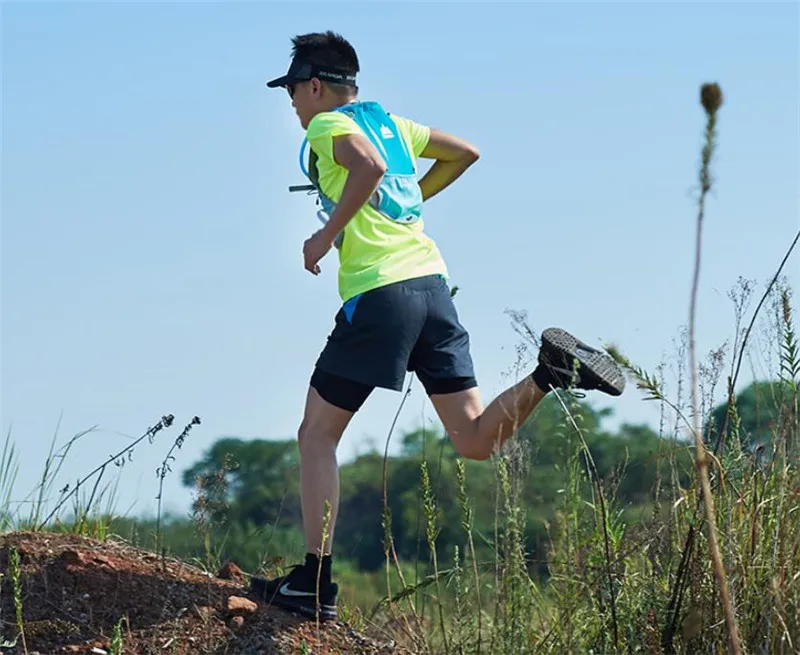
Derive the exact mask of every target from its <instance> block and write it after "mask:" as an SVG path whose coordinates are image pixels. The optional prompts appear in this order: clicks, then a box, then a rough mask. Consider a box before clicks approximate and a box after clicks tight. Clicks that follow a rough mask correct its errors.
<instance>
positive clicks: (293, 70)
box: [267, 59, 356, 89]
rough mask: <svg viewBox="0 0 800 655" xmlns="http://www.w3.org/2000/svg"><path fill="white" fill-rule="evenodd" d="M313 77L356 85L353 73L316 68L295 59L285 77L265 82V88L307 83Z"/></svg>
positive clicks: (337, 69)
mask: <svg viewBox="0 0 800 655" xmlns="http://www.w3.org/2000/svg"><path fill="white" fill-rule="evenodd" d="M315 77H317V78H319V79H320V80H322V81H323V82H332V83H335V84H344V85H346V86H355V85H356V76H355V73H353V72H351V71H346V70H344V69H341V68H334V67H332V66H324V67H323V66H318V65H316V64H312V63H310V62H304V61H298V60H296V59H295V60H293V61H292V63H291V65H290V66H289V71H288V72H287V73H286V75H282V76H281V77H278V78H275V79H274V80H271V81H269V82H267V86H268V87H269V88H270V89H274V88H276V87H281V86H288V85H289V84H297V83H298V82H307V81H308V80H311V79H313V78H315Z"/></svg>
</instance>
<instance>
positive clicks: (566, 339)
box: [534, 328, 625, 396]
mask: <svg viewBox="0 0 800 655" xmlns="http://www.w3.org/2000/svg"><path fill="white" fill-rule="evenodd" d="M575 360H577V361H578V366H577V370H575V371H574V370H573V369H574V368H575V367H574V362H575ZM539 365H540V366H539V368H538V369H537V371H535V372H534V380H535V381H536V382H537V384H539V381H540V380H543V381H544V383H545V385H546V384H548V383H549V384H552V385H553V387H555V388H561V389H566V388H568V387H572V388H575V389H586V390H597V391H601V392H603V393H607V394H609V395H611V396H619V395H621V394H622V392H623V390H624V389H625V375H624V374H623V372H622V369H620V367H619V366H617V363H616V362H615V361H614V360H613V359H611V357H609V356H608V355H607V354H606V353H604V352H602V351H600V350H597V349H596V348H592V347H591V346H589V345H587V344H585V343H583V341H580V340H579V339H576V338H575V337H574V336H572V335H571V334H570V333H569V332H567V331H565V330H562V329H560V328H548V329H546V330H545V331H544V332H542V347H541V348H540V350H539ZM573 378H574V379H573ZM539 386H540V387H541V384H540V385H539ZM542 390H543V391H547V390H548V389H547V388H545V387H543V388H542Z"/></svg>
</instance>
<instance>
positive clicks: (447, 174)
mask: <svg viewBox="0 0 800 655" xmlns="http://www.w3.org/2000/svg"><path fill="white" fill-rule="evenodd" d="M430 133H431V134H430V138H429V139H428V144H427V145H426V146H425V149H424V150H423V151H422V153H421V154H420V157H424V158H425V159H435V160H436V161H435V162H434V164H433V166H431V168H430V169H429V170H428V172H427V173H425V175H424V176H423V177H422V179H420V181H419V186H420V188H421V189H422V198H423V200H428V199H430V198H432V197H433V196H435V195H436V194H437V193H439V192H440V191H442V190H443V189H446V188H447V187H448V186H450V185H451V184H452V183H453V182H455V181H456V180H457V179H458V178H459V177H461V175H462V174H463V173H464V171H466V170H467V169H468V168H469V167H470V166H472V164H474V163H475V162H476V161H478V158H479V157H480V152H479V151H478V148H477V147H476V146H474V145H473V144H471V143H469V142H468V141H465V140H464V139H461V138H459V137H457V136H453V135H452V134H447V133H446V132H442V131H440V130H437V129H434V128H431V130H430Z"/></svg>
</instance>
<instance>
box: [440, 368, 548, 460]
mask: <svg viewBox="0 0 800 655" xmlns="http://www.w3.org/2000/svg"><path fill="white" fill-rule="evenodd" d="M544 397H545V392H544V391H542V390H541V389H539V387H538V386H537V385H536V383H535V382H534V381H533V380H532V379H531V378H530V377H526V378H525V379H524V380H522V381H521V382H519V383H517V384H515V385H514V386H512V387H510V388H508V389H506V390H505V391H504V392H503V393H501V394H500V395H499V396H497V398H495V399H494V400H493V401H492V402H491V403H490V404H489V406H488V407H486V408H485V409H484V406H483V402H482V401H481V396H480V391H479V390H478V388H477V387H473V388H472V389H467V390H466V391H458V392H456V393H449V394H434V395H432V396H431V402H432V403H433V406H434V408H435V409H436V413H437V414H438V415H439V418H440V420H441V421H442V423H443V424H444V428H445V430H446V431H447V433H448V435H449V436H450V440H451V441H452V442H453V446H454V447H455V449H456V452H458V454H459V455H461V456H462V457H465V458H467V459H478V460H483V459H488V458H489V456H491V454H492V452H493V451H494V450H495V449H499V448H500V447H502V445H503V444H504V443H505V442H506V440H507V439H508V438H509V437H510V436H511V435H512V434H514V432H515V431H516V430H517V429H518V428H519V427H520V426H521V425H522V424H523V423H524V422H525V420H526V419H527V418H528V417H529V416H530V415H531V413H532V412H533V410H534V409H535V408H536V406H537V405H538V404H539V403H540V402H541V400H542V399H543V398H544Z"/></svg>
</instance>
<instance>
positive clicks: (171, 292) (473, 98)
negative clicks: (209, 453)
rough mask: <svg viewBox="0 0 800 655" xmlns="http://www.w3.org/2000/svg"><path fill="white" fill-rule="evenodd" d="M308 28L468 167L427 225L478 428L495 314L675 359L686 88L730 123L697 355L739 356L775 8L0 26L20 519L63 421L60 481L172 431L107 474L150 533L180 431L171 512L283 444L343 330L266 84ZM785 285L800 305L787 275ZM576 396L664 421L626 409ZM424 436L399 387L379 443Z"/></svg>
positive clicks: (779, 172) (196, 8)
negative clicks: (229, 446)
mask: <svg viewBox="0 0 800 655" xmlns="http://www.w3.org/2000/svg"><path fill="white" fill-rule="evenodd" d="M324 29H334V30H338V31H341V32H342V33H343V34H344V35H345V36H347V37H348V38H349V39H350V40H351V41H352V42H353V44H354V45H355V47H356V48H357V50H358V53H359V56H360V59H361V63H362V71H363V72H362V73H361V75H360V85H361V88H362V98H365V99H377V100H379V101H381V102H382V103H384V104H385V105H386V107H387V108H388V109H390V111H393V112H395V113H398V114H403V115H406V116H409V117H411V118H414V119H416V120H419V121H422V122H425V123H428V124H430V125H434V126H436V127H439V128H441V129H445V130H449V131H452V132H455V133H456V134H459V135H461V136H463V137H466V138H468V139H470V140H472V141H474V142H475V143H476V144H477V145H478V146H479V147H480V149H481V151H482V159H481V160H480V162H479V163H478V164H477V165H476V166H475V167H474V168H473V169H472V170H470V171H469V172H468V173H467V174H466V176H465V177H464V178H463V181H461V182H459V183H457V184H456V185H454V186H453V187H452V188H451V189H449V190H448V191H447V192H445V193H444V194H442V195H441V196H439V197H437V198H435V199H434V200H433V201H431V203H430V205H429V207H428V209H427V214H426V218H427V220H426V225H427V229H428V232H429V233H430V234H431V235H432V236H433V237H434V238H435V239H436V240H437V242H438V244H439V246H440V248H441V249H442V251H443V253H444V255H445V257H446V259H447V261H448V265H449V267H450V271H451V275H452V279H453V283H454V284H457V285H459V286H460V287H461V292H460V294H459V295H458V297H457V303H458V307H459V310H460V312H461V317H462V321H463V322H464V324H465V325H466V326H467V327H468V328H469V330H470V332H471V335H472V343H473V356H474V359H475V364H476V368H477V373H478V376H479V378H480V381H481V386H482V389H483V394H484V396H485V400H486V401H487V402H488V401H489V400H490V399H491V398H492V397H493V396H494V395H495V394H496V393H498V392H499V391H500V390H502V388H504V386H505V385H506V384H507V383H508V382H510V378H509V373H510V371H511V369H512V367H513V364H514V360H515V346H516V344H517V343H518V342H519V338H518V336H517V335H516V333H515V332H514V331H513V329H512V327H511V324H510V320H509V316H508V315H507V314H506V313H505V312H506V310H507V309H516V310H524V311H527V312H528V315H529V320H530V324H531V326H532V327H533V328H534V330H536V331H537V332H538V331H540V330H542V329H544V328H545V327H547V326H549V325H560V326H563V327H565V328H567V329H569V330H571V331H573V332H575V333H576V334H578V335H579V336H581V337H582V338H583V339H584V340H586V341H588V342H590V343H595V344H597V343H601V342H603V341H613V342H616V343H617V344H618V345H619V346H620V347H621V348H622V349H623V350H624V351H625V352H626V353H627V354H628V355H629V356H631V357H632V358H633V359H634V360H636V361H637V362H639V363H641V364H642V365H643V366H645V367H646V368H649V369H652V368H654V367H655V366H656V365H657V364H658V362H659V361H660V359H661V357H662V356H663V355H664V354H665V353H667V354H669V353H671V352H672V350H673V341H674V339H675V338H676V336H677V334H678V331H679V329H680V327H681V326H682V325H684V324H685V322H686V320H687V317H688V293H689V285H690V275H691V263H692V257H693V231H694V216H695V207H694V192H695V190H696V184H697V182H696V180H697V172H696V171H697V164H698V160H699V149H700V142H701V136H702V129H703V122H704V115H703V112H702V109H701V108H700V105H699V102H698V96H699V87H700V85H701V84H702V83H703V82H706V81H718V82H719V83H720V84H721V86H722V88H723V90H724V93H725V97H726V104H725V106H724V107H723V109H722V112H721V115H720V122H719V129H720V135H719V141H720V145H719V151H718V157H717V160H716V162H715V167H714V169H715V175H716V177H717V179H718V184H719V186H718V187H717V188H716V190H715V192H714V196H713V198H711V199H710V202H709V206H708V211H707V224H706V229H705V247H706V250H705V259H704V264H703V269H702V278H701V289H700V310H699V316H698V319H699V322H700V326H699V333H698V338H699V347H700V350H701V352H707V351H708V350H709V349H711V348H713V347H716V346H717V345H719V344H720V343H721V342H722V341H724V340H725V339H729V338H731V337H732V331H733V321H732V308H731V304H730V301H729V300H728V298H727V297H726V294H727V292H728V290H729V289H730V288H731V287H732V286H733V285H734V284H735V282H736V280H737V278H738V277H739V276H743V277H746V278H753V279H756V280H757V281H758V285H759V287H758V288H759V289H761V288H763V284H764V283H765V282H766V280H767V279H768V278H769V277H770V276H771V275H772V273H773V271H774V269H775V267H776V265H777V263H778V262H779V261H780V258H781V257H782V256H783V253H784V251H785V249H786V247H787V246H788V243H789V242H790V240H791V238H792V237H793V235H794V233H795V232H796V231H797V229H798V223H799V221H800V219H799V218H798V216H799V214H798V179H799V176H798V172H799V171H798V136H799V134H798V78H799V71H798V54H799V51H798V5H797V4H796V3H788V2H787V3H766V2H758V3H738V2H737V3H699V2H695V3H684V2H681V3H678V2H674V3H661V4H659V3H621V2H620V3H611V2H603V3H599V2H598V3H558V4H557V3H511V4H503V3H495V4H491V5H490V4H488V3H485V4H484V3H458V4H456V3H382V2H371V3H362V4H358V3H335V4H334V3H323V4H310V3H300V2H293V3H286V4H277V3H269V4H256V3H238V4H234V3H172V4H168V3H130V4H121V3H120V4H117V3H104V4H101V3H95V4H88V3H86V4H77V3H72V4H67V3H57V4H44V3H4V4H3V5H2V182H3V185H2V412H1V413H0V427H2V430H3V432H4V433H5V432H7V431H8V430H11V433H12V436H13V438H14V439H15V441H16V442H17V445H18V447H19V449H20V456H21V463H22V468H21V474H20V475H21V479H20V484H19V485H18V488H17V489H18V493H17V494H16V496H17V497H20V496H22V495H24V493H26V492H27V491H28V490H29V489H31V488H32V487H33V485H34V484H35V479H36V477H37V476H38V475H40V473H41V466H42V464H43V459H44V453H45V452H46V449H47V448H48V446H49V443H50V439H51V438H52V435H53V432H54V430H55V427H56V423H57V421H58V419H59V416H60V415H61V414H62V412H63V417H62V419H61V428H60V433H59V435H60V439H61V440H63V439H66V438H67V437H68V436H69V435H71V434H73V433H75V432H77V431H79V430H82V429H85V428H88V427H90V426H92V425H98V426H99V427H98V430H97V431H96V432H95V433H92V434H90V435H89V436H87V437H85V438H84V440H83V441H82V442H81V444H80V445H79V446H78V447H77V448H76V449H75V451H74V453H73V458H72V459H71V460H69V461H68V462H67V463H66V464H65V468H64V472H65V477H64V478H62V481H64V482H66V481H70V480H71V481H74V480H75V479H76V478H77V477H78V476H79V475H81V474H83V473H85V472H88V470H90V469H91V468H92V467H93V466H94V465H95V464H96V463H98V462H99V461H101V460H102V458H104V457H106V456H107V455H109V454H111V453H112V452H114V451H115V450H118V449H120V448H122V447H124V445H125V444H126V443H127V442H129V440H130V438H131V437H134V436H138V435H139V434H141V433H142V432H143V431H144V430H145V429H146V428H147V427H148V426H149V425H152V424H153V423H154V422H156V421H157V420H158V419H159V417H160V416H161V415H162V414H165V413H172V414H174V415H175V417H176V424H178V425H177V428H176V429H173V430H172V431H171V432H170V433H164V434H163V435H162V436H159V438H158V439H157V440H156V442H155V443H154V444H153V445H148V444H144V445H143V447H142V448H141V449H140V450H138V451H137V453H136V454H135V456H134V460H133V462H132V463H131V464H129V465H128V466H126V467H125V469H124V470H123V472H122V477H121V482H120V492H119V504H118V509H119V510H120V511H122V512H125V511H131V512H132V513H139V512H147V511H149V510H150V509H152V508H153V507H154V499H153V497H154V496H155V482H156V477H155V470H156V467H157V466H158V464H159V462H160V460H161V459H162V458H163V456H164V454H165V453H166V451H167V449H168V448H169V445H170V437H174V436H175V435H177V432H178V431H179V429H180V427H181V426H182V425H184V424H185V423H186V422H188V421H189V420H190V419H191V417H192V416H193V415H195V414H196V415H199V416H200V417H201V419H202V421H203V423H202V425H201V426H199V427H196V428H195V429H194V431H193V432H192V434H191V437H190V438H189V440H188V441H187V443H186V444H185V446H184V448H183V450H182V451H181V452H180V453H179V455H178V462H177V463H176V464H175V469H176V472H175V473H174V474H173V475H172V476H170V477H169V478H168V479H167V484H166V488H165V489H166V492H165V502H166V505H167V507H168V508H171V509H173V510H175V511H179V512H182V511H186V509H187V507H188V503H189V500H190V492H189V491H188V490H186V489H184V488H182V486H181V484H180V479H179V478H180V476H179V471H180V470H182V468H184V467H186V466H188V465H190V464H191V463H192V462H194V461H195V460H196V459H197V458H199V457H200V456H201V455H202V453H203V451H204V450H205V449H206V448H208V447H209V446H210V445H211V444H212V443H213V441H214V440H215V439H216V438H218V437H220V436H223V435H237V436H241V437H245V438H250V437H276V438H283V437H289V436H292V435H293V434H294V433H295V430H296V427H297V425H298V424H299V421H300V418H301V413H302V409H303V402H304V398H305V392H306V388H307V382H308V378H309V375H310V372H311V368H312V366H313V364H314V361H315V359H316V357H317V354H318V352H319V349H320V348H321V347H322V345H323V343H324V340H325V337H326V336H327V334H328V332H329V330H330V328H331V327H332V324H333V315H334V313H335V312H336V310H337V309H338V305H339V299H338V297H337V293H336V274H335V271H336V261H335V258H334V256H333V255H329V256H328V257H327V258H326V259H324V260H323V261H322V262H321V266H322V269H323V274H322V275H321V276H320V277H314V276H312V275H310V274H309V273H307V272H306V271H305V270H304V269H303V266H302V256H301V249H302V243H303V240H304V239H305V238H306V237H308V236H309V235H310V234H311V233H312V231H314V230H315V229H317V222H316V218H315V216H314V211H315V207H314V204H313V200H312V199H311V198H309V197H307V196H304V195H301V194H289V193H288V192H287V187H288V185H290V184H295V183H299V182H302V181H303V180H302V179H301V174H300V171H299V168H298V165H297V153H298V147H299V145H300V142H301V140H302V137H303V133H302V130H301V128H300V126H299V124H298V123H297V120H296V117H295V115H294V113H293V111H292V109H291V106H290V104H289V100H288V98H287V96H286V94H285V93H284V92H282V91H272V90H268V89H267V88H266V87H265V81H266V80H267V79H271V78H272V77H274V76H276V75H278V74H280V73H282V72H283V71H284V70H285V68H286V66H287V65H288V60H289V48H290V43H289V39H290V37H291V36H293V35H294V34H297V33H302V32H307V31H313V30H324ZM392 31H394V32H395V33H396V34H397V36H390V34H391V33H392ZM787 272H788V274H789V278H790V280H791V281H792V283H793V284H794V285H795V286H797V285H798V281H800V276H798V274H797V272H798V267H797V257H796V256H795V257H794V258H793V260H791V261H790V263H789V267H788V269H787ZM756 366H757V365H756ZM746 368H747V369H748V370H746V371H745V381H746V380H748V379H750V378H751V377H752V373H751V371H750V370H749V368H750V367H749V365H748V366H747V367H746ZM756 374H758V369H757V368H756ZM400 398H401V395H400V394H396V393H391V392H384V391H378V392H376V393H375V394H374V395H373V396H372V398H371V399H370V401H369V402H368V405H367V407H366V408H365V409H364V410H363V412H362V413H361V414H359V415H358V416H357V417H356V419H355V420H354V421H353V423H352V425H351V428H350V430H349V432H348V433H347V434H346V436H345V438H344V440H343V442H342V445H341V455H342V458H343V459H347V458H349V457H352V456H353V455H354V454H355V453H357V452H359V451H362V450H364V449H365V448H367V447H368V444H369V441H370V439H374V440H375V442H376V443H378V444H379V445H381V447H382V443H383V441H384V439H385V436H386V433H387V430H388V427H389V424H390V423H391V420H392V417H393V415H394V412H395V410H396V408H397V404H398V403H399V401H400ZM591 398H592V399H593V400H596V401H597V403H598V406H603V407H605V406H612V407H613V408H614V409H615V412H616V420H617V421H621V420H626V421H630V422H641V421H646V422H648V423H650V424H651V425H656V424H657V421H658V411H657V407H656V406H655V405H652V404H648V403H646V402H644V401H642V400H641V397H640V396H639V395H638V394H637V392H636V391H635V390H634V389H631V390H630V391H628V392H627V393H626V395H625V396H624V397H623V398H621V399H619V400H612V399H607V398H605V397H598V396H592V397H591ZM432 419H433V413H432V411H431V408H430V405H429V404H428V403H427V402H426V401H425V399H424V397H423V394H422V393H421V392H420V388H419V387H418V386H416V385H415V386H414V390H413V392H412V395H411V397H410V398H409V401H408V404H407V405H406V407H405V410H404V412H403V414H402V416H401V419H400V423H399V426H400V428H401V429H402V428H407V427H415V426H416V425H418V424H420V422H422V421H426V422H427V421H430V420H432Z"/></svg>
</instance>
